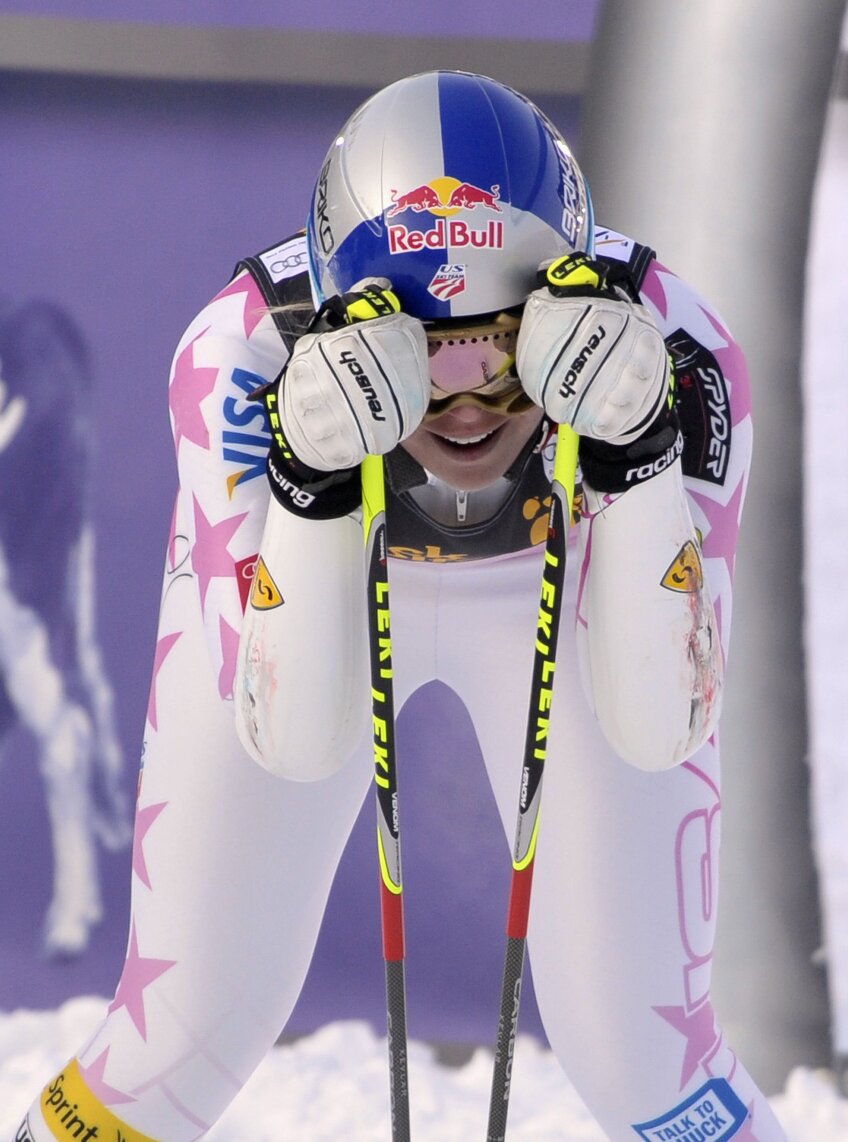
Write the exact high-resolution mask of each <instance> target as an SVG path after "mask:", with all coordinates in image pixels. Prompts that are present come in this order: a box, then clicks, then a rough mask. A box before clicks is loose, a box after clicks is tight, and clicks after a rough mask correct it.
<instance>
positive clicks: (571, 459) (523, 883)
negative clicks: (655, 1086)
mask: <svg viewBox="0 0 848 1142" xmlns="http://www.w3.org/2000/svg"><path fill="white" fill-rule="evenodd" d="M577 443H578V437H577V435H576V433H575V432H574V431H573V430H572V429H571V428H570V427H569V426H568V425H564V424H561V425H560V426H559V429H558V430H557V443H556V459H555V461H554V476H553V483H552V485H551V512H550V518H549V523H548V537H547V542H546V544H545V561H544V570H543V574H542V589H541V598H540V601H539V618H538V623H537V627H536V650H535V654H534V657H533V676H532V682H531V686H530V707H529V711H528V715H527V734H526V738H525V743H524V761H523V765H522V769H521V793H520V796H519V802H518V823H517V825H516V829H515V842H514V845H513V853H512V881H511V885H510V893H509V910H508V913H507V923H506V935H507V947H506V961H505V964H504V974H503V986H502V989H501V1010H500V1017H499V1019H498V1035H497V1043H496V1046H495V1063H494V1071H493V1074H492V1094H491V1101H490V1103H489V1125H488V1133H487V1142H504V1139H505V1137H506V1119H507V1113H508V1111H509V1092H510V1085H511V1082H512V1064H513V1053H514V1051H515V1035H516V1030H517V1027H518V1010H519V1005H520V1002H521V986H522V978H523V974H524V954H525V950H526V945H527V924H528V919H529V916H530V893H531V888H532V884H533V863H534V860H535V857H536V841H537V838H538V835H539V809H540V805H541V798H542V776H543V774H544V767H545V754H546V752H547V737H548V724H549V718H550V709H551V698H552V695H553V681H554V670H555V667H556V646H557V635H558V631H559V616H560V610H561V607H562V592H563V584H564V582H565V559H566V541H567V537H568V527H569V524H570V522H571V502H572V499H573V497H574V474H575V469H576V467H577Z"/></svg>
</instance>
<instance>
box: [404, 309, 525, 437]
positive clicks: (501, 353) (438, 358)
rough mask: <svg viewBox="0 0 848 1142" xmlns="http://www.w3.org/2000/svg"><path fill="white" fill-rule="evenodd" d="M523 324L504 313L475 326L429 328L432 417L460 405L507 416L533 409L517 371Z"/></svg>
mask: <svg viewBox="0 0 848 1142" xmlns="http://www.w3.org/2000/svg"><path fill="white" fill-rule="evenodd" d="M520 324H521V315H520V314H517V313H499V314H497V316H496V317H494V318H491V319H489V320H488V321H485V322H478V323H475V324H473V325H462V324H459V323H456V324H452V325H448V324H444V325H433V326H426V327H425V331H426V334H427V349H428V352H429V357H430V382H431V395H430V407H429V409H428V410H427V417H428V418H432V417H434V416H441V414H442V413H443V412H446V411H447V410H448V409H452V408H456V407H457V405H460V404H476V405H481V406H482V407H484V408H487V409H491V410H492V411H495V412H499V413H502V414H506V415H513V414H515V413H518V412H523V411H524V410H525V409H528V408H530V407H531V405H532V403H533V402H532V401H531V400H530V398H529V397H528V396H527V394H526V393H525V392H524V390H523V389H522V387H521V382H520V381H519V379H518V373H517V372H516V370H515V346H516V342H517V340H518V329H519V326H520Z"/></svg>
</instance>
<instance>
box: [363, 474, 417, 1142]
mask: <svg viewBox="0 0 848 1142" xmlns="http://www.w3.org/2000/svg"><path fill="white" fill-rule="evenodd" d="M362 516H363V518H362V523H363V531H364V534H365V552H366V580H367V591H368V636H369V644H370V650H371V706H372V715H373V729H374V782H375V786H376V794H377V851H378V855H379V860H380V907H381V916H382V931H383V958H384V959H385V963H386V1025H387V1031H388V1040H389V1093H390V1097H391V1119H392V1140H393V1142H409V1138H410V1126H409V1074H408V1060H407V1036H406V981H405V973H404V957H405V946H404V931H403V881H402V879H401V865H400V827H399V823H398V796H397V767H396V756H395V717H394V696H393V688H392V635H391V618H390V613H389V578H388V549H387V544H386V491H385V480H384V471H383V459H382V457H381V456H367V457H366V458H365V460H364V461H363V463H362Z"/></svg>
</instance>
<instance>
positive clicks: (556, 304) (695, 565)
mask: <svg viewBox="0 0 848 1142" xmlns="http://www.w3.org/2000/svg"><path fill="white" fill-rule="evenodd" d="M601 284H603V283H601ZM601 293H606V294H607V296H605V297H604V296H598V297H596V298H595V297H593V296H592V291H591V289H588V290H587V291H586V293H585V295H584V296H583V297H577V298H575V297H573V296H571V295H564V296H562V297H561V298H558V297H556V296H552V291H551V290H548V291H547V292H546V291H544V290H543V291H538V293H537V294H534V295H532V296H531V299H530V301H529V302H528V308H527V310H526V311H525V318H524V322H523V324H522V334H521V337H522V338H525V343H524V345H522V343H521V339H520V340H519V371H520V373H521V376H522V381H523V382H524V384H525V387H528V389H529V391H530V392H531V395H534V396H535V399H537V400H539V401H540V402H541V403H544V405H545V407H546V409H547V411H548V413H549V415H552V416H555V417H556V418H557V419H559V420H565V421H568V422H569V423H572V424H573V425H574V426H575V427H576V428H577V430H578V431H579V432H580V433H581V435H582V440H581V450H580V458H581V467H582V470H583V481H584V495H585V502H584V513H583V519H582V521H581V568H580V582H579V595H578V614H577V622H578V631H577V641H578V653H579V655H580V662H581V672H582V676H583V680H584V685H585V688H586V692H587V695H588V698H589V701H590V703H591V705H592V707H593V709H594V711H595V714H596V716H597V718H598V722H599V724H600V726H601V729H602V730H603V732H604V735H605V736H606V738H607V739H608V741H609V742H610V744H611V745H612V746H613V748H614V749H615V750H616V752H617V753H618V754H619V755H620V756H621V757H623V758H624V759H625V760H627V761H628V762H630V763H631V764H633V765H636V766H639V767H640V768H645V769H663V768H666V767H668V766H671V765H674V764H677V763H678V762H680V761H683V760H684V759H685V758H687V757H689V756H690V755H691V754H692V753H693V752H694V751H695V750H696V749H697V748H698V747H699V746H700V745H701V744H702V743H703V742H704V741H705V740H706V739H707V737H708V736H709V735H710V733H711V732H712V730H713V728H714V726H715V723H716V720H717V717H718V713H719V706H720V697H721V688H722V678H723V661H722V654H721V646H720V639H719V633H718V628H717V625H716V619H715V613H714V608H713V605H712V601H711V596H710V590H709V584H708V581H707V579H706V577H705V576H704V574H703V562H702V557H701V550H700V540H699V536H698V533H697V531H696V529H695V525H694V523H693V520H692V515H691V512H690V508H689V504H688V501H687V497H686V494H685V492H684V487H683V480H682V471H681V459H680V457H681V451H682V446H683V438H682V435H681V433H680V428H679V423H678V419H677V415H676V410H675V407H674V404H673V402H671V401H669V382H670V380H671V377H670V373H669V367H668V358H667V353H666V347H665V345H664V343H663V340H662V336H661V333H660V332H659V330H658V328H657V325H656V323H655V320H654V317H653V316H652V314H651V313H650V312H649V311H648V310H647V309H646V308H645V307H644V306H642V305H636V304H634V303H633V302H631V301H628V300H627V299H626V298H625V297H623V296H622V297H615V296H612V292H611V291H609V290H603V289H602V290H601ZM528 318H529V320H528ZM565 345H567V346H568V349H567V351H566V352H565V353H563V351H562V350H563V347H564V346H565ZM610 345H612V348H609V347H610ZM587 346H588V347H589V350H590V351H589V352H588V353H586V352H584V349H585V347H587ZM581 355H582V361H581ZM575 362H577V363H578V364H579V367H575Z"/></svg>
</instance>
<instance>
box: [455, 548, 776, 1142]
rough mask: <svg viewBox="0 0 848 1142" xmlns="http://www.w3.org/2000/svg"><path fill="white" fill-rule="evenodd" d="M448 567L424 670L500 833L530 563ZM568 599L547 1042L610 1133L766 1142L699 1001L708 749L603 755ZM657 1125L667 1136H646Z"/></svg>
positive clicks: (545, 856) (551, 818)
mask: <svg viewBox="0 0 848 1142" xmlns="http://www.w3.org/2000/svg"><path fill="white" fill-rule="evenodd" d="M457 570H459V571H460V573H459V574H456V573H455V572H454V569H451V570H450V572H448V571H447V570H446V573H445V583H447V582H448V579H447V575H448V574H450V576H451V577H450V580H449V582H450V591H448V589H447V588H445V589H444V590H443V595H442V614H443V617H444V619H445V620H447V621H444V622H443V625H442V631H443V643H442V646H441V653H440V677H442V678H443V679H444V680H445V681H446V682H448V684H450V685H451V686H452V687H453V688H454V689H455V690H457V692H458V693H459V694H460V696H461V697H462V698H463V700H464V701H465V703H466V706H467V707H468V709H469V712H470V714H471V716H472V719H473V721H474V724H475V727H476V728H477V733H478V738H479V740H480V744H481V748H482V751H483V755H484V758H485V760H486V765H487V769H488V771H489V774H490V777H491V781H492V786H493V789H494V792H495V797H496V800H497V802H498V807H499V810H500V813H501V816H502V819H503V822H504V827H505V829H506V830H507V835H508V837H509V839H510V841H511V840H512V836H513V832H514V828H515V820H516V815H517V811H518V794H519V785H520V770H521V758H522V755H523V749H524V735H525V728H526V717H527V706H528V697H529V680H530V670H531V665H532V651H533V640H534V632H535V620H536V600H537V599H538V585H539V581H540V577H541V567H540V566H539V565H538V564H536V565H534V562H533V561H532V560H516V561H515V562H514V563H512V564H505V565H503V566H502V567H499V568H498V574H497V575H496V576H490V578H489V582H488V585H484V583H483V581H482V579H480V580H479V581H478V575H477V574H476V573H475V572H474V571H473V570H472V569H471V568H462V569H457ZM481 570H482V568H481ZM469 572H470V574H469ZM528 596H529V601H528ZM475 599H476V600H477V603H475ZM481 602H482V604H483V605H480V603H481ZM573 606H574V602H573V576H572V578H571V580H570V585H569V590H568V592H567V597H566V602H565V606H564V614H565V616H566V617H565V619H564V625H563V630H562V634H561V638H560V652H559V655H558V665H557V671H556V689H555V700H554V711H553V719H552V725H551V735H550V740H549V746H548V761H547V766H546V770H545V787H544V794H543V798H542V817H541V822H542V823H541V832H540V840H539V848H538V855H537V860H536V865H535V877H534V879H535V884H534V889H533V902H532V907H531V923H530V939H529V948H530V958H531V963H532V967H533V978H534V984H535V989H536V994H537V998H538V1002H539V1007H540V1012H541V1014H542V1018H543V1021H544V1024H545V1029H546V1031H547V1033H548V1036H549V1039H550V1042H551V1045H552V1047H553V1049H554V1051H555V1052H556V1054H557V1057H558V1058H559V1060H560V1062H561V1063H562V1065H563V1067H564V1069H565V1070H566V1072H567V1074H568V1076H569V1078H570V1079H571V1081H572V1082H573V1083H574V1084H575V1086H576V1088H577V1090H578V1091H579V1093H580V1094H581V1096H582V1097H583V1099H584V1100H585V1101H586V1103H587V1105H588V1106H589V1108H590V1109H591V1111H592V1112H593V1114H594V1115H595V1116H596V1117H597V1119H598V1122H599V1123H600V1125H601V1126H602V1127H603V1128H604V1130H605V1131H606V1132H607V1134H608V1136H609V1137H610V1138H611V1139H613V1140H617V1139H622V1140H623V1139H628V1138H634V1137H638V1136H639V1130H640V1128H641V1130H642V1132H643V1136H644V1137H646V1138H651V1139H654V1138H659V1137H672V1136H674V1137H678V1136H681V1135H685V1131H684V1129H683V1127H684V1126H686V1125H687V1124H689V1123H691V1125H692V1129H693V1133H692V1138H693V1139H696V1138H698V1137H699V1135H698V1133H697V1130H698V1129H700V1128H701V1125H702V1124H703V1123H706V1126H707V1128H708V1129H706V1130H705V1131H704V1133H703V1137H704V1138H706V1137H714V1138H722V1137H730V1136H731V1133H732V1132H733V1131H734V1130H737V1128H738V1131H737V1133H736V1134H735V1137H737V1138H744V1137H756V1138H757V1139H759V1140H761V1142H776V1140H778V1139H783V1138H784V1134H783V1132H782V1130H781V1128H780V1127H779V1125H778V1124H777V1122H776V1120H775V1118H774V1116H773V1114H772V1112H771V1110H770V1108H769V1106H768V1103H767V1102H766V1100H765V1098H764V1097H763V1095H762V1094H761V1093H760V1092H759V1091H758V1090H757V1088H756V1086H755V1085H754V1083H753V1082H752V1080H751V1078H750V1076H749V1075H748V1074H747V1073H746V1072H745V1070H744V1068H743V1067H742V1066H741V1064H740V1063H739V1061H738V1060H737V1058H736V1056H735V1055H734V1054H733V1052H732V1049H731V1047H730V1046H729V1045H728V1044H727V1042H726V1040H725V1037H724V1035H723V1033H722V1031H721V1028H720V1027H719V1026H718V1025H717V1023H716V1021H715V1016H714V1013H713V1011H712V1008H711V1006H710V1002H709V983H710V963H711V958H712V944H713V937H714V925H715V893H716V889H717V854H718V827H719V820H720V803H719V793H718V754H717V750H716V749H715V747H714V746H713V745H711V744H710V745H708V746H706V747H705V748H704V749H703V750H702V751H700V753H699V754H698V755H697V756H696V757H695V758H693V759H692V761H691V762H687V763H685V764H684V765H683V766H680V767H678V768H676V769H672V770H669V771H666V772H662V773H644V772H641V771H639V770H636V769H634V768H632V767H630V766H627V765H626V764H625V763H624V762H622V761H621V760H620V759H618V758H616V757H615V756H614V754H613V753H612V751H611V749H610V748H609V746H608V745H607V744H606V742H605V741H604V739H603V737H602V735H601V733H600V731H599V729H598V728H597V725H596V724H595V721H594V718H593V716H592V714H591V712H590V710H589V707H588V704H587V703H586V701H585V699H584V697H583V694H582V688H581V684H580V680H579V677H578V673H577V667H576V663H575V651H574V636H573V632H572V631H571V630H570V629H569V628H570V623H571V622H572V619H571V616H572V615H573V613H574V612H573ZM453 608H456V615H457V617H458V616H459V614H460V613H461V614H462V615H463V616H464V617H463V620H462V623H461V624H460V626H459V628H458V629H459V630H461V638H454V637H453V636H452V632H453V631H454V629H456V628H455V625H454V624H452V623H451V622H450V621H449V619H450V613H451V610H452V609H453ZM493 616H496V621H493ZM471 647H473V648H474V651H473V660H472V656H471V655H470V654H469V648H471ZM505 859H508V858H506V856H505ZM505 905H506V902H504V907H505ZM720 1122H721V1123H723V1125H719V1123H720ZM651 1123H657V1125H656V1126H654V1127H651V1126H649V1124H651ZM663 1127H666V1128H667V1129H668V1130H670V1131H673V1133H669V1134H666V1135H663V1134H658V1133H651V1130H652V1129H653V1130H655V1131H659V1130H661V1128H663ZM746 1131H749V1133H748V1134H746V1133H745V1132H746Z"/></svg>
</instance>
